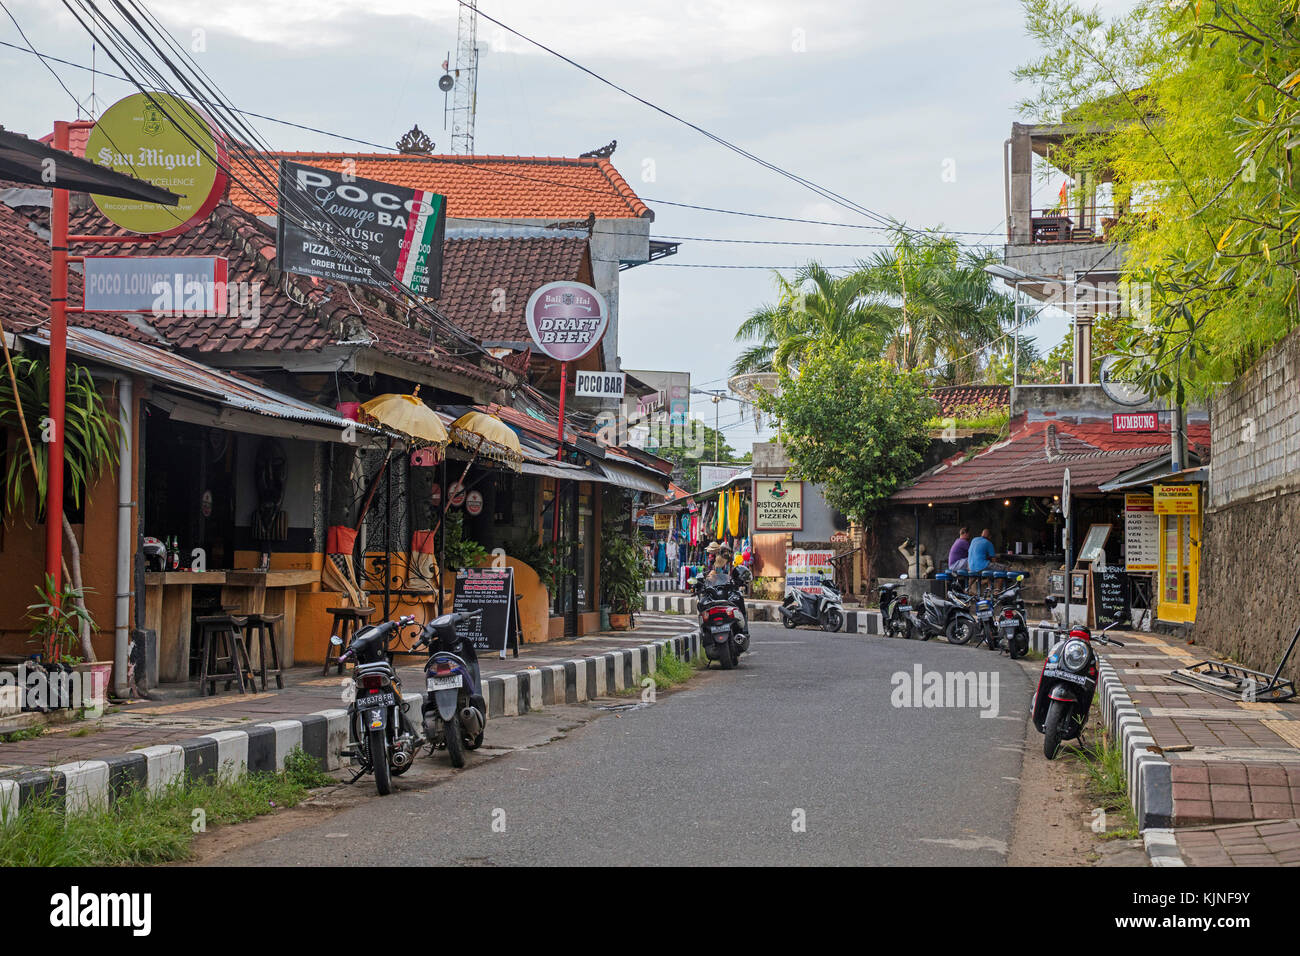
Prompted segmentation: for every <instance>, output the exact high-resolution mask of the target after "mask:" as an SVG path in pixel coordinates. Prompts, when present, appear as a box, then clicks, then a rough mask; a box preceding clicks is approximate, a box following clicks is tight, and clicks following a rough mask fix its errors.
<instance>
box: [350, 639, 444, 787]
mask: <svg viewBox="0 0 1300 956" xmlns="http://www.w3.org/2000/svg"><path fill="white" fill-rule="evenodd" d="M414 623H415V618H414V617H411V616H409V615H408V616H406V617H400V618H398V619H397V620H395V621H385V622H384V623H382V624H375V625H372V626H370V627H366V628H363V629H362V630H361V631H360V632H358V633H357V635H356V637H354V638H353V639H352V643H351V644H350V645H348V648H347V650H345V651H344V652H343V653H342V654H341V655H340V656H339V658H338V662H339V663H340V664H346V663H349V662H351V663H352V664H353V668H352V690H353V695H352V702H351V703H350V704H348V730H349V737H350V741H349V745H348V748H347V749H346V750H345V751H344V753H345V754H347V755H349V756H352V757H355V758H357V760H358V761H359V763H360V767H359V768H358V770H357V772H356V773H355V774H353V776H352V779H351V780H349V781H348V783H355V782H356V781H357V780H358V779H359V778H360V777H361V776H362V775H363V774H367V773H373V774H374V775H375V788H376V789H377V790H378V791H379V795H380V796H381V797H386V796H388V794H390V793H391V792H392V790H393V781H392V778H393V777H395V776H401V775H402V774H404V773H405V772H406V771H407V770H409V769H410V767H411V763H412V761H414V759H415V752H416V750H417V749H418V748H419V747H420V745H421V744H422V743H423V740H422V738H421V737H420V734H419V732H418V731H417V730H416V728H415V727H414V726H413V725H412V723H411V721H410V720H408V719H407V716H406V707H405V704H404V703H403V701H402V691H401V683H402V682H401V679H400V678H399V677H398V676H397V672H396V670H394V668H393V662H392V658H391V656H390V655H389V653H388V642H389V641H390V640H391V639H392V637H393V635H394V634H395V633H397V631H399V630H401V629H402V628H404V627H409V626H411V625H413V624H414ZM330 643H331V644H332V645H334V646H335V647H340V646H342V644H343V640H342V639H341V638H340V637H339V636H338V635H337V634H336V635H334V636H333V637H331V638H330Z"/></svg>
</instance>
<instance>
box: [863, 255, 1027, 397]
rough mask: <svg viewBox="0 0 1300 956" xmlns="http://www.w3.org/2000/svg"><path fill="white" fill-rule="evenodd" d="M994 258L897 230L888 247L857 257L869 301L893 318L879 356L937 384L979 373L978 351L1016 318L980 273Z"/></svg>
mask: <svg viewBox="0 0 1300 956" xmlns="http://www.w3.org/2000/svg"><path fill="white" fill-rule="evenodd" d="M994 261H996V258H995V257H994V256H993V255H992V254H991V253H989V252H987V251H971V250H963V249H962V248H961V247H960V246H959V245H958V244H957V242H956V240H954V239H953V238H951V237H949V236H942V235H938V234H934V233H926V234H919V235H918V234H916V233H906V232H903V231H901V230H900V231H899V232H898V233H897V234H896V237H895V244H894V248H893V249H891V250H889V251H887V252H881V253H878V254H876V255H875V256H874V257H872V258H871V259H869V260H866V261H863V262H860V263H859V264H858V267H859V271H860V274H861V275H863V276H864V281H865V283H866V286H867V288H868V289H869V290H870V295H871V298H872V300H873V301H874V302H876V303H877V304H878V305H880V306H881V307H883V308H885V309H887V310H888V311H889V312H890V313H891V315H892V319H893V321H892V329H891V335H890V336H889V339H888V341H887V343H886V345H885V350H884V354H885V356H886V357H887V358H889V359H890V360H891V361H892V362H894V363H895V364H896V365H897V366H898V367H899V368H900V369H904V370H910V369H916V368H929V369H931V371H932V374H933V375H934V376H935V377H936V378H937V379H938V380H939V381H941V382H949V383H951V382H959V381H960V382H969V381H974V380H975V379H976V378H978V377H979V374H980V371H981V367H982V366H981V355H982V354H983V353H985V352H987V351H988V349H989V348H990V347H991V346H994V345H995V344H997V343H998V342H999V341H1000V340H1001V339H1002V338H1003V336H1004V335H1005V334H1006V332H1007V331H1008V330H1009V329H1010V327H1011V326H1012V325H1013V324H1014V323H1015V314H1016V313H1015V305H1014V302H1013V301H1012V299H1011V298H1010V297H1009V296H1006V295H1004V294H1003V293H1001V292H999V291H997V290H996V289H995V288H994V283H993V279H992V277H991V276H989V274H988V273H986V272H985V271H984V268H985V266H987V265H989V264H990V263H991V262H994Z"/></svg>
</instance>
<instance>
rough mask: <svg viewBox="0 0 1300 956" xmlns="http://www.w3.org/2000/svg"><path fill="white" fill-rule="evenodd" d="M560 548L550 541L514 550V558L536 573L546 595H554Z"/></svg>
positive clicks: (533, 543)
mask: <svg viewBox="0 0 1300 956" xmlns="http://www.w3.org/2000/svg"><path fill="white" fill-rule="evenodd" d="M560 556H561V551H560V548H557V547H556V546H555V545H554V544H552V543H551V542H550V541H542V542H532V541H530V542H529V543H528V544H526V545H524V546H523V547H522V548H515V553H514V557H516V558H518V559H519V560H520V561H522V562H523V563H524V564H526V565H528V566H529V567H530V568H532V569H533V570H534V571H536V572H537V577H538V579H539V580H540V581H541V582H542V587H544V588H546V592H547V593H548V594H554V593H555V571H556V568H558V567H559V557H560Z"/></svg>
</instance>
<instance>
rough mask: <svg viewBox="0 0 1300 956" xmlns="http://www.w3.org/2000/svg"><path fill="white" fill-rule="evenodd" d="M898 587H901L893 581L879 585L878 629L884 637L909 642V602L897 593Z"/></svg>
mask: <svg viewBox="0 0 1300 956" xmlns="http://www.w3.org/2000/svg"><path fill="white" fill-rule="evenodd" d="M899 587H901V585H899V584H896V583H894V582H893V581H891V582H889V583H888V584H882V585H880V589H879V594H880V599H879V601H878V603H877V606H878V607H879V608H880V628H881V630H882V631H884V633H885V636H886V637H901V638H903V639H905V640H911V638H912V619H911V617H910V616H909V615H908V611H909V610H910V606H909V601H908V597H907V595H906V594H901V593H899V590H898V589H899Z"/></svg>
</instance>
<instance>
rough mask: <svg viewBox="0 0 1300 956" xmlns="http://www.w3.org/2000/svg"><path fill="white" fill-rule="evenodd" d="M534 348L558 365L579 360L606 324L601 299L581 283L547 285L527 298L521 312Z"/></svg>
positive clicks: (600, 296)
mask: <svg viewBox="0 0 1300 956" xmlns="http://www.w3.org/2000/svg"><path fill="white" fill-rule="evenodd" d="M524 318H525V319H526V320H527V322H528V333H529V334H530V335H531V336H532V337H533V341H534V342H535V343H537V347H538V348H539V349H541V350H542V351H543V352H545V353H546V354H547V355H549V356H550V357H551V358H553V359H555V360H556V361H557V362H572V361H574V360H576V359H580V358H582V357H583V356H584V355H586V354H587V353H588V352H590V351H591V350H592V349H593V348H595V347H596V343H598V342H599V341H600V338H601V336H602V335H604V334H605V326H606V325H608V324H609V309H608V308H607V307H606V305H605V299H604V297H603V296H602V295H601V294H600V293H599V292H597V291H596V290H595V289H593V288H592V287H591V286H589V285H584V284H583V283H581V282H548V283H547V284H546V285H544V286H542V287H541V288H540V289H538V290H537V291H536V292H534V293H533V294H532V295H531V296H529V298H528V306H527V308H526V309H525V312H524Z"/></svg>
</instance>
